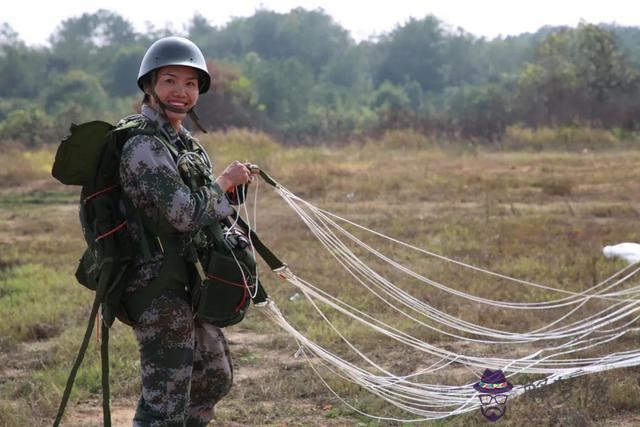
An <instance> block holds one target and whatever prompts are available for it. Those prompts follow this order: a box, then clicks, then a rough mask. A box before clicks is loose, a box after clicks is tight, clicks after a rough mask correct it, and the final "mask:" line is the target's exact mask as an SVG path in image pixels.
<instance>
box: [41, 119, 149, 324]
mask: <svg viewBox="0 0 640 427" xmlns="http://www.w3.org/2000/svg"><path fill="white" fill-rule="evenodd" d="M140 134H147V135H152V134H153V130H151V129H145V128H144V122H142V121H141V120H135V119H131V120H127V119H125V120H124V121H123V124H122V125H119V126H118V127H115V126H112V125H110V124H109V123H106V122H102V121H92V122H87V123H83V124H81V125H72V126H71V129H70V134H69V136H68V137H66V138H65V139H64V140H63V141H62V142H61V143H60V146H59V147H58V151H57V153H56V158H55V161H54V164H53V169H52V171H51V174H52V175H53V176H54V177H55V178H56V179H58V181H60V182H61V183H63V184H66V185H80V186H82V191H81V198H80V223H81V226H82V232H83V235H84V238H85V241H86V243H87V249H86V250H85V252H84V254H83V256H82V258H81V260H80V265H79V266H78V268H77V270H76V279H77V280H78V282H79V283H81V284H82V285H84V286H86V287H87V288H89V289H91V290H93V291H95V292H96V298H97V299H99V301H100V303H101V304H102V316H103V319H104V321H105V322H106V324H107V326H111V325H112V324H113V322H114V320H115V318H116V315H117V314H118V312H119V307H120V299H121V296H122V292H123V290H124V286H125V284H126V282H127V278H128V277H129V276H130V275H131V274H132V272H133V271H132V269H133V263H132V261H133V256H134V253H135V250H136V249H137V248H134V247H133V246H134V245H133V244H132V239H131V236H130V235H129V230H128V227H127V223H129V222H131V221H137V220H138V217H137V215H136V212H135V209H134V207H133V205H132V204H131V203H130V201H129V200H128V199H127V198H126V197H124V194H123V192H122V188H121V187H120V183H119V173H118V170H119V166H120V154H121V151H122V146H123V145H124V143H125V142H126V141H127V140H128V139H129V138H131V137H133V136H135V135H140Z"/></svg>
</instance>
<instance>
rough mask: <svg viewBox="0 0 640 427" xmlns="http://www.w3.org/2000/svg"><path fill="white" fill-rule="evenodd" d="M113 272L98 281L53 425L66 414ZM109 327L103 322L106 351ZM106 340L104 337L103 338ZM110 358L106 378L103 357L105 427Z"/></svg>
mask: <svg viewBox="0 0 640 427" xmlns="http://www.w3.org/2000/svg"><path fill="white" fill-rule="evenodd" d="M110 272H111V269H110V268H107V271H106V273H110ZM110 276H111V274H103V275H101V277H100V282H99V283H98V288H97V289H96V297H95V298H94V300H93V307H91V314H90V315H89V324H88V325H87V330H86V331H85V333H84V338H83V339H82V344H80V350H79V351H78V355H77V356H76V360H75V362H74V363H73V367H72V368H71V373H70V374H69V378H68V379H67V384H66V386H65V388H64V393H63V394H62V400H61V401H60V406H59V407H58V413H57V415H56V419H55V421H54V422H53V427H58V426H59V425H60V421H62V416H63V415H64V410H65V408H66V406H67V402H68V401H69V396H71V390H72V389H73V383H74V382H75V380H76V375H77V374H78V369H79V368H80V365H81V364H82V360H83V359H84V355H85V353H86V352H87V347H88V346H89V341H90V340H91V333H92V332H93V328H94V326H95V324H96V317H97V314H98V309H99V308H100V303H101V302H102V299H103V297H104V292H105V290H106V289H107V285H108V281H109V279H110ZM108 331H109V328H108V327H107V326H106V325H105V324H104V322H103V323H102V333H103V336H104V337H106V345H105V341H103V342H102V350H103V351H104V352H105V354H106V351H107V348H108V345H109V338H108V337H109V332H108ZM103 340H104V338H103ZM108 363H109V362H108V359H107V360H106V367H107V372H106V374H107V377H106V379H105V376H104V373H105V371H104V369H105V358H103V366H102V369H103V371H102V372H103V376H102V386H103V412H104V415H103V418H104V421H105V424H104V425H105V427H111V421H110V420H111V414H110V410H109V398H108V394H109V385H108V383H109V377H108V375H109V371H108ZM105 381H106V383H107V388H106V393H107V399H106V406H105V403H104V402H105V399H104V397H105V395H104V390H105V389H104V385H105ZM107 421H109V423H108V424H107Z"/></svg>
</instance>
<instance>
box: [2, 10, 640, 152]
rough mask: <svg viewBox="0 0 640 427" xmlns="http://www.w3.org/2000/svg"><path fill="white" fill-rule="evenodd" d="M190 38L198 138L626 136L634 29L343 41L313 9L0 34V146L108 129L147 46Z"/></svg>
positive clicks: (636, 73) (639, 83)
mask: <svg viewBox="0 0 640 427" xmlns="http://www.w3.org/2000/svg"><path fill="white" fill-rule="evenodd" d="M165 35H182V36H185V37H188V38H190V39H191V40H193V41H194V42H195V43H196V44H197V45H198V46H200V48H201V49H202V51H203V53H204V55H205V57H206V58H207V60H208V61H209V68H210V71H211V74H212V76H213V84H212V89H211V91H210V93H208V94H206V95H204V96H203V97H202V98H201V100H200V102H199V104H198V113H199V116H200V117H201V119H202V122H203V124H204V125H205V127H207V128H208V129H211V130H219V129H228V128H231V127H246V128H250V129H256V130H260V131H264V132H268V133H271V134H274V135H276V136H277V137H279V138H281V139H282V140H284V141H289V142H292V143H314V142H317V141H327V140H343V139H351V138H358V137H361V136H363V135H375V134H376V133H380V132H384V131H386V130H388V129H397V128H411V129H413V130H415V131H417V132H421V133H424V134H426V135H440V136H446V137H450V138H460V139H465V140H466V139H471V140H474V141H482V142H492V141H498V140H500V138H501V137H502V135H503V134H504V132H505V129H506V128H507V127H509V126H513V125H518V126H526V127H532V128H536V127H553V126H588V127H597V128H605V129H616V130H619V131H621V132H634V131H638V130H640V96H639V95H640V28H638V27H621V26H616V25H601V24H600V25H599V24H592V23H587V22H583V23H580V24H579V25H578V26H577V27H543V28H541V29H539V30H538V31H537V32H535V33H526V34H521V35H518V36H511V37H505V38H496V39H492V40H488V39H485V38H481V37H480V38H478V37H475V36H473V35H471V34H469V33H467V32H466V31H464V30H463V29H461V28H457V29H452V28H449V27H448V26H447V25H445V24H444V23H443V22H442V21H441V20H439V19H438V18H437V17H435V16H432V15H428V16H426V17H424V18H423V19H415V18H412V19H410V20H408V21H407V22H405V23H404V24H402V25H398V26H397V27H396V28H395V29H394V30H393V31H391V32H389V33H387V34H384V35H382V36H379V37H376V38H372V39H369V40H365V41H361V42H356V41H355V40H354V39H353V38H352V37H351V35H350V34H349V32H348V31H347V30H345V29H344V28H342V27H341V26H340V25H338V24H337V23H336V22H335V21H334V20H333V19H332V17H331V16H329V15H328V14H326V13H325V12H324V11H322V10H305V9H302V8H298V9H293V10H291V11H290V12H288V13H276V12H273V11H270V10H258V11H256V12H255V14H254V15H252V16H250V17H243V18H235V19H233V20H232V21H230V22H229V23H228V24H226V25H224V26H221V27H216V26H213V25H211V24H210V23H209V21H208V20H207V18H206V17H205V16H202V15H199V14H196V15H195V16H193V18H192V19H191V20H190V21H189V23H188V25H187V26H186V28H185V30H184V31H182V32H178V33H177V32H176V31H173V30H172V29H170V28H154V27H151V28H148V29H147V31H145V32H144V33H139V32H136V31H135V29H134V27H133V25H132V23H131V22H130V21H128V20H127V19H126V18H125V17H123V16H121V15H119V14H118V13H115V12H113V11H109V10H99V11H97V12H95V13H85V14H82V15H80V16H75V17H71V18H68V19H66V20H64V21H62V22H61V24H60V25H59V26H58V28H57V29H56V30H55V32H54V33H53V34H52V35H51V36H50V39H49V46H46V47H32V46H28V45H26V44H25V43H24V42H23V41H22V40H21V39H20V38H19V36H18V34H17V33H16V32H15V31H14V30H13V29H12V28H11V27H10V25H8V24H6V23H4V24H2V25H0V139H3V140H6V139H15V140H20V141H23V142H25V143H27V144H40V143H44V142H54V141H56V140H57V139H58V138H59V137H60V136H61V135H64V134H65V133H66V131H67V129H68V126H69V124H70V123H71V122H75V123H78V122H81V121H84V120H91V119H103V120H108V121H115V120H117V119H118V118H119V117H121V116H123V115H126V114H128V113H130V112H131V111H132V110H133V108H134V106H135V105H136V104H137V103H138V102H139V101H140V99H141V96H140V94H139V90H138V88H137V86H136V77H137V72H138V67H139V64H140V60H141V58H142V56H143V55H144V52H145V50H146V49H147V47H148V46H149V45H150V44H151V43H152V42H153V41H154V40H156V39H157V38H159V37H162V36H165Z"/></svg>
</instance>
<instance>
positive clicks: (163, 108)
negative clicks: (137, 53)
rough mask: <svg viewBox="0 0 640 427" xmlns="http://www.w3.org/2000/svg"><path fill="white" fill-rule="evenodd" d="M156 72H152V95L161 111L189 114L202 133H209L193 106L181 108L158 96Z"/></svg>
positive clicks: (164, 112) (164, 113) (163, 112)
mask: <svg viewBox="0 0 640 427" xmlns="http://www.w3.org/2000/svg"><path fill="white" fill-rule="evenodd" d="M156 81H157V80H156V73H155V72H153V73H151V90H150V92H151V96H152V97H153V99H154V100H155V101H156V103H157V104H158V106H159V107H160V110H161V111H160V112H161V113H162V114H163V115H164V116H166V111H172V112H174V113H180V114H188V115H189V117H190V118H191V121H193V123H194V124H195V125H196V126H197V128H198V129H200V130H201V131H202V133H208V132H207V130H206V129H205V128H204V126H202V124H201V123H200V119H199V118H198V115H197V114H196V111H195V110H194V109H193V107H191V108H180V107H176V106H174V105H169V104H165V103H164V102H162V101H160V98H159V97H158V94H157V93H156Z"/></svg>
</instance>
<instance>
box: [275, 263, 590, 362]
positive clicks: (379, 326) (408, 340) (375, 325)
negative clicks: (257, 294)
mask: <svg viewBox="0 0 640 427" xmlns="http://www.w3.org/2000/svg"><path fill="white" fill-rule="evenodd" d="M287 280H288V281H290V283H292V284H294V285H296V287H298V288H299V289H301V290H303V289H304V288H305V287H306V289H305V292H307V294H310V295H313V296H314V297H315V298H318V299H319V300H320V301H322V302H324V303H325V304H328V305H329V306H330V307H332V308H334V309H336V310H338V311H340V312H342V313H343V314H346V315H347V316H349V317H351V318H352V319H354V320H356V321H358V322H361V323H363V324H365V325H366V326H368V327H369V328H371V329H374V330H376V331H378V332H380V333H382V334H384V335H386V336H389V337H391V338H394V339H396V340H398V341H400V342H403V343H404V344H405V345H408V346H411V347H414V348H416V349H419V350H422V351H425V352H427V353H429V354H432V355H435V356H438V357H449V358H452V357H456V356H457V357H459V358H461V359H458V360H460V361H465V362H466V363H470V364H472V365H474V366H477V367H480V368H482V367H487V366H491V367H495V368H499V367H501V366H503V365H505V364H506V363H508V362H509V360H510V359H502V358H477V357H473V356H466V355H460V354H455V353H452V352H450V351H447V350H442V349H439V348H437V347H434V346H431V345H429V344H427V343H423V342H421V341H420V340H418V339H416V338H414V337H412V336H410V335H408V334H406V333H404V332H402V331H399V330H397V329H395V328H393V327H391V326H389V325H387V324H385V323H384V322H382V321H380V320H378V319H376V318H374V317H372V316H370V315H368V314H366V313H362V312H361V311H358V310H357V309H355V308H353V307H351V306H349V305H348V304H346V303H344V302H342V301H340V300H337V299H335V298H333V297H331V296H330V295H327V294H326V292H324V291H322V290H320V289H317V288H316V287H314V286H313V285H311V284H309V283H307V282H304V281H302V280H301V279H300V278H299V277H297V276H294V275H293V274H292V273H291V274H290V275H289V276H288V277H287ZM303 283H304V284H303ZM349 310H353V311H354V312H357V313H358V314H359V315H361V316H362V317H359V316H358V315H354V314H353V313H352V312H351V311H349ZM365 318H367V319H369V320H365ZM591 341H593V340H591ZM560 347H561V346H556V347H550V348H549V349H543V350H542V351H547V350H554V349H556V348H560ZM579 350H581V348H577V349H574V350H573V352H575V351H579ZM570 363H580V364H581V365H584V364H587V363H589V360H587V359H575V360H568V361H554V363H553V365H558V364H560V365H567V364H570ZM527 372H528V373H548V372H549V368H545V369H536V370H529V371H527Z"/></svg>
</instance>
